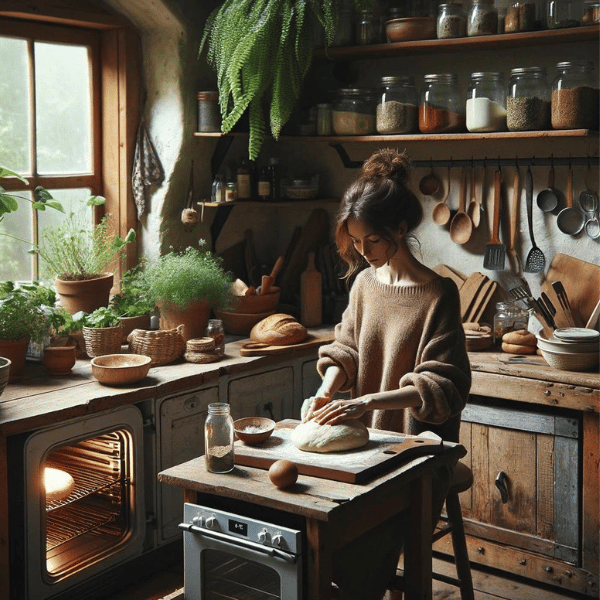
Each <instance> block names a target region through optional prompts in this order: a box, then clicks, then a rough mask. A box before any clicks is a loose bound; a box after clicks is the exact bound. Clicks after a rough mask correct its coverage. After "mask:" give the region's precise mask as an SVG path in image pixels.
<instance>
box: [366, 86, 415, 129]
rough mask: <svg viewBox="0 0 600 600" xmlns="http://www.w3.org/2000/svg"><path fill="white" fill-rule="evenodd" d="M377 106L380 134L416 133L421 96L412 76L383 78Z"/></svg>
mask: <svg viewBox="0 0 600 600" xmlns="http://www.w3.org/2000/svg"><path fill="white" fill-rule="evenodd" d="M381 85H382V86H383V92H382V94H381V97H380V99H379V102H378V104H377V111H376V116H377V132H378V133H415V132H416V131H418V125H419V94H418V92H417V89H416V88H415V78H414V77H413V76H412V75H398V76H393V77H382V79H381Z"/></svg>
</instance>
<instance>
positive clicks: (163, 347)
mask: <svg viewBox="0 0 600 600" xmlns="http://www.w3.org/2000/svg"><path fill="white" fill-rule="evenodd" d="M127 341H128V342H129V349H130V350H131V352H133V353H135V354H143V355H145V356H149V357H150V358H151V359H152V363H151V364H152V366H153V367H155V366H157V365H166V364H168V363H170V362H173V361H174V360H177V359H178V358H180V357H181V356H182V355H183V353H184V352H185V341H184V339H183V325H179V327H177V328H176V329H159V330H157V331H150V330H145V329H134V330H133V331H132V332H131V333H130V334H129V335H128V336H127Z"/></svg>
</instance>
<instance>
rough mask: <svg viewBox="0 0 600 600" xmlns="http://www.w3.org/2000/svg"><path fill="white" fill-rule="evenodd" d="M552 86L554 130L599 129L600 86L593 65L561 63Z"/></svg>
mask: <svg viewBox="0 0 600 600" xmlns="http://www.w3.org/2000/svg"><path fill="white" fill-rule="evenodd" d="M556 70H557V72H558V75H557V77H556V79H555V80H554V83H553V84H552V100H551V105H552V111H551V112H552V117H551V119H552V127H553V128H554V129H594V130H597V129H598V82H597V81H596V79H595V77H594V63H593V62H592V61H586V60H580V61H570V62H559V63H558V64H557V65H556Z"/></svg>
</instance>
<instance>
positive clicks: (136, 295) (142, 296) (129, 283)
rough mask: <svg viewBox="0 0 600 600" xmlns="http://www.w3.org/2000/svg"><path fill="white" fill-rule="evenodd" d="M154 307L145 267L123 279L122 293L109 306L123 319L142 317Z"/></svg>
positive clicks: (133, 271) (132, 271) (132, 270)
mask: <svg viewBox="0 0 600 600" xmlns="http://www.w3.org/2000/svg"><path fill="white" fill-rule="evenodd" d="M154 306H155V305H154V302H153V301H152V299H151V297H150V286H149V284H148V281H147V279H146V274H145V273H144V268H143V265H139V266H138V267H136V268H134V269H131V270H129V271H127V273H125V274H124V275H123V277H121V291H120V292H119V293H118V294H115V295H114V296H113V297H112V298H111V300H110V304H109V308H111V309H112V310H113V311H114V312H115V313H117V314H118V315H119V316H121V317H141V316H142V315H146V314H148V313H149V312H150V311H152V310H153V309H154Z"/></svg>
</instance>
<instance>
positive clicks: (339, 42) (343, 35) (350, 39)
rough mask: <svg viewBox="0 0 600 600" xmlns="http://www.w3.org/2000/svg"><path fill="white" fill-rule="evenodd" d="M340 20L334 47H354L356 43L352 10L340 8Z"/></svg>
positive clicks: (334, 38) (334, 37) (338, 13)
mask: <svg viewBox="0 0 600 600" xmlns="http://www.w3.org/2000/svg"><path fill="white" fill-rule="evenodd" d="M337 15H338V20H337V28H336V30H335V35H334V36H333V42H332V43H331V45H332V46H352V44H353V43H354V31H353V22H352V21H353V15H352V9H350V8H346V7H343V8H338V10H337Z"/></svg>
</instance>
